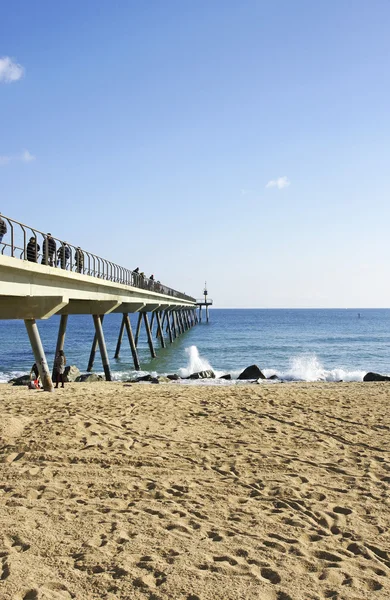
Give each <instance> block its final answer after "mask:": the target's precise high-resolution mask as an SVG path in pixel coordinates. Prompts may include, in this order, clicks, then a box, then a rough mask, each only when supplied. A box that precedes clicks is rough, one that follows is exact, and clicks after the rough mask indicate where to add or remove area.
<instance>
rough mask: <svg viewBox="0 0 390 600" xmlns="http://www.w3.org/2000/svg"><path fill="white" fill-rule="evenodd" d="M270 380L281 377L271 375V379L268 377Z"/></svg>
mask: <svg viewBox="0 0 390 600" xmlns="http://www.w3.org/2000/svg"><path fill="white" fill-rule="evenodd" d="M268 379H270V380H274V379H279V377H278V376H277V375H271V377H268Z"/></svg>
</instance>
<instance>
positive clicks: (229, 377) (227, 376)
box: [219, 373, 232, 379]
mask: <svg viewBox="0 0 390 600" xmlns="http://www.w3.org/2000/svg"><path fill="white" fill-rule="evenodd" d="M231 378H232V376H231V375H230V373H227V375H221V377H219V379H231Z"/></svg>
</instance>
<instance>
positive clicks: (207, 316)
mask: <svg viewBox="0 0 390 600" xmlns="http://www.w3.org/2000/svg"><path fill="white" fill-rule="evenodd" d="M208 322H209V307H208V306H207V304H206V323H208Z"/></svg>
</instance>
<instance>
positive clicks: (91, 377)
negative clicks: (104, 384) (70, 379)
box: [75, 373, 103, 383]
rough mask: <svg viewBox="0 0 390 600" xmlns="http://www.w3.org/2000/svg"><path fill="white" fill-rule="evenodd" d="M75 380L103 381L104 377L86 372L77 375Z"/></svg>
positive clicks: (87, 381)
mask: <svg viewBox="0 0 390 600" xmlns="http://www.w3.org/2000/svg"><path fill="white" fill-rule="evenodd" d="M75 381H77V382H82V383H94V382H95V381H103V377H102V376H101V375H97V373H84V374H83V375H79V376H78V377H76V379H75Z"/></svg>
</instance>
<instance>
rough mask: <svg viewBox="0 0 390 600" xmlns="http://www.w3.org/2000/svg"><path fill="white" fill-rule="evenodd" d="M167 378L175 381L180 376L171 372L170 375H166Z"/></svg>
mask: <svg viewBox="0 0 390 600" xmlns="http://www.w3.org/2000/svg"><path fill="white" fill-rule="evenodd" d="M167 379H170V380H171V381H177V380H178V379H180V377H179V375H177V373H173V374H172V375H167Z"/></svg>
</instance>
